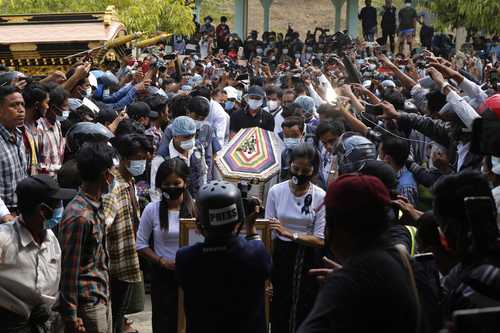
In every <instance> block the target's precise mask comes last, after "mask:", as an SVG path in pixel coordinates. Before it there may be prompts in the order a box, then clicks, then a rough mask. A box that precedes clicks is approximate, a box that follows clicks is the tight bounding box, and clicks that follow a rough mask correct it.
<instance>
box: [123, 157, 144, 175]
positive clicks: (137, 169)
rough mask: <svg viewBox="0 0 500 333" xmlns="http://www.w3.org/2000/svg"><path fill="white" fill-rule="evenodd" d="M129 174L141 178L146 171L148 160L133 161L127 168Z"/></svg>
mask: <svg viewBox="0 0 500 333" xmlns="http://www.w3.org/2000/svg"><path fill="white" fill-rule="evenodd" d="M127 170H128V172H130V174H131V175H132V176H134V177H136V176H140V175H142V174H143V173H144V171H145V170H146V160H132V161H130V166H128V167H127Z"/></svg>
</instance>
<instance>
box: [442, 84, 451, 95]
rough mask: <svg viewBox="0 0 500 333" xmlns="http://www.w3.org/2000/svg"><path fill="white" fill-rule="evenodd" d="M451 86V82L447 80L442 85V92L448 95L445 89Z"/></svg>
mask: <svg viewBox="0 0 500 333" xmlns="http://www.w3.org/2000/svg"><path fill="white" fill-rule="evenodd" d="M449 86H450V84H449V83H448V82H445V83H444V84H443V86H442V87H441V93H442V94H443V95H446V94H445V93H444V90H445V89H446V88H447V87H449Z"/></svg>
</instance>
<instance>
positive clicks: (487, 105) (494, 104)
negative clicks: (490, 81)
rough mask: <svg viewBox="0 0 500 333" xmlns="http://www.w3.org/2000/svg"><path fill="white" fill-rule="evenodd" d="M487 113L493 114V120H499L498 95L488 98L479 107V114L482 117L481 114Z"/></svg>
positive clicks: (499, 99) (499, 102)
mask: <svg viewBox="0 0 500 333" xmlns="http://www.w3.org/2000/svg"><path fill="white" fill-rule="evenodd" d="M488 109H489V111H488V112H491V113H493V114H494V116H495V118H497V119H500V94H495V95H493V96H491V97H488V98H487V99H486V100H485V101H484V103H483V104H481V106H479V114H480V115H481V116H482V117H483V116H484V115H483V113H485V112H486V111H487V110H488Z"/></svg>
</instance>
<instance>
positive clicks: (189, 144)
mask: <svg viewBox="0 0 500 333" xmlns="http://www.w3.org/2000/svg"><path fill="white" fill-rule="evenodd" d="M179 146H180V147H181V148H182V150H185V151H189V150H191V149H193V148H194V138H192V139H189V140H185V141H181V143H179Z"/></svg>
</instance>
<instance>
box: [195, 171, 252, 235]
mask: <svg viewBox="0 0 500 333" xmlns="http://www.w3.org/2000/svg"><path fill="white" fill-rule="evenodd" d="M196 208H197V211H198V216H197V221H198V224H199V225H200V226H201V227H202V228H203V229H207V230H214V231H218V230H220V231H230V230H232V229H233V228H234V227H235V226H236V225H237V224H239V223H243V222H244V220H245V210H244V208H243V201H242V198H241V192H240V190H239V189H238V188H237V187H236V186H235V185H234V184H232V183H229V182H226V181H220V180H216V181H211V182H209V183H208V184H205V185H203V186H202V187H201V189H200V191H199V192H198V198H197V200H196Z"/></svg>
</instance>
